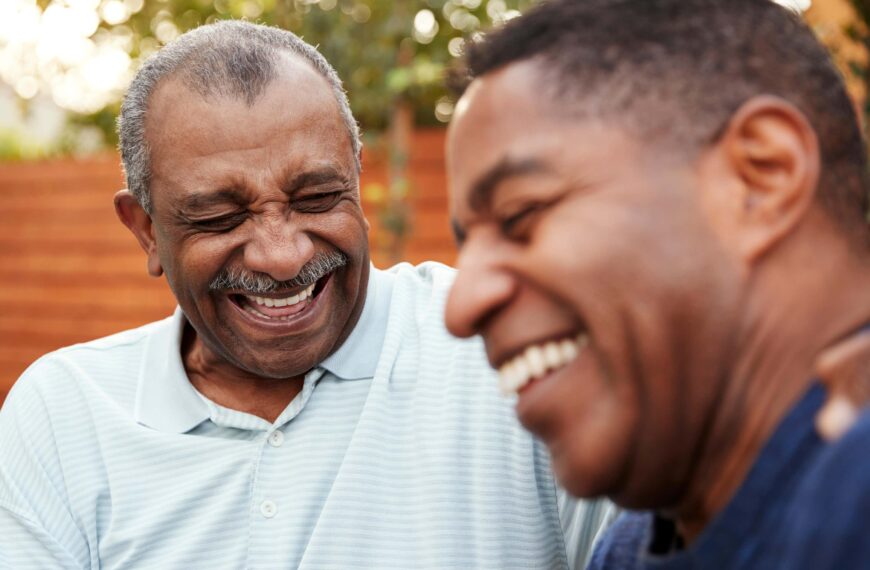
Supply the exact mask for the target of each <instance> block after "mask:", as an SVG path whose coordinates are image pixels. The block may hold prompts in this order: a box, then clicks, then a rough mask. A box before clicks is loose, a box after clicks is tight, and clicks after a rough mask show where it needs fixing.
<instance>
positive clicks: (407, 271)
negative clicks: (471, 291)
mask: <svg viewBox="0 0 870 570" xmlns="http://www.w3.org/2000/svg"><path fill="white" fill-rule="evenodd" d="M385 273H387V274H389V275H392V276H393V278H394V279H395V286H396V287H397V288H398V289H399V290H400V291H401V292H402V293H404V294H411V295H412V296H413V297H414V298H415V300H417V301H424V302H425V301H426V300H427V299H428V300H434V301H437V302H438V303H439V304H443V302H444V301H445V300H446V298H447V294H448V293H449V292H450V287H451V285H453V280H454V279H455V278H456V270H455V269H453V268H452V267H449V266H447V265H444V264H443V263H438V262H436V261H426V262H423V263H420V264H419V265H411V264H410V263H399V264H398V265H394V266H393V267H391V268H390V269H388V270H386V272H385Z"/></svg>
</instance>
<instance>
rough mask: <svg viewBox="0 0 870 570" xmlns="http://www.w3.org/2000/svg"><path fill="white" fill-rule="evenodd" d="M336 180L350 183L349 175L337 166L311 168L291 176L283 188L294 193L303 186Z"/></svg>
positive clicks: (288, 192) (289, 192)
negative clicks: (336, 167)
mask: <svg viewBox="0 0 870 570" xmlns="http://www.w3.org/2000/svg"><path fill="white" fill-rule="evenodd" d="M336 181H338V182H341V183H343V184H347V183H348V179H347V177H346V176H344V175H343V174H342V173H341V172H339V171H338V170H336V169H335V168H331V167H327V168H321V169H319V170H309V171H307V172H303V173H301V174H298V175H296V176H294V177H292V178H290V179H289V180H288V182H286V183H285V184H284V186H283V190H284V192H286V193H287V194H292V193H293V192H296V191H297V190H299V189H301V188H305V187H308V186H319V185H320V184H326V183H327V182H336Z"/></svg>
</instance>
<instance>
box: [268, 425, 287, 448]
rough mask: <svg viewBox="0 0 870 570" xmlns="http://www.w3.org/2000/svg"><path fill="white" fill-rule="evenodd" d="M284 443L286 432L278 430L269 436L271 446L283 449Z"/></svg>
mask: <svg viewBox="0 0 870 570" xmlns="http://www.w3.org/2000/svg"><path fill="white" fill-rule="evenodd" d="M282 443H284V432H283V431H281V430H279V429H276V430H275V431H273V432H272V435H270V436H269V445H271V446H272V447H281V444H282Z"/></svg>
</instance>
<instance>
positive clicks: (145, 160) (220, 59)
mask: <svg viewBox="0 0 870 570" xmlns="http://www.w3.org/2000/svg"><path fill="white" fill-rule="evenodd" d="M282 50H283V51H286V52H290V53H292V54H294V55H297V56H299V57H301V58H302V59H304V60H305V61H307V62H308V63H309V64H310V65H311V66H312V67H313V68H314V70H315V71H317V72H318V73H320V75H322V76H323V77H324V78H325V79H326V81H327V82H329V84H330V86H331V87H332V92H333V94H334V95H335V99H336V101H337V102H338V107H339V112H340V113H341V118H342V120H343V121H344V124H345V127H346V128H347V132H348V135H349V136H350V141H351V146H352V150H353V154H354V159H355V160H356V167H357V170H359V169H360V162H359V160H360V159H359V156H360V149H361V148H362V142H361V141H360V132H359V127H358V125H357V123H356V120H355V119H354V118H353V114H352V113H351V110H350V104H349V103H348V100H347V94H346V93H345V92H344V89H343V88H342V85H341V79H339V77H338V74H337V73H336V72H335V69H333V68H332V66H331V65H330V64H329V62H327V61H326V59H325V58H324V57H323V56H322V55H321V54H320V52H318V51H317V50H316V49H315V48H314V47H312V46H310V45H309V44H307V43H305V42H304V41H302V40H301V39H300V38H299V37H298V36H296V35H295V34H293V33H292V32H288V31H286V30H282V29H279V28H273V27H269V26H263V25H259V24H252V23H250V22H245V21H238V20H235V21H234V20H223V21H220V22H217V23H214V24H210V25H206V26H201V27H199V28H196V29H195V30H192V31H190V32H187V33H186V34H184V35H182V36H180V37H179V38H178V39H177V40H175V41H173V42H172V43H170V44H168V45H166V46H165V47H164V48H163V49H161V50H160V51H158V52H157V53H156V54H154V55H153V56H151V57H150V58H149V59H148V60H147V61H146V62H145V63H144V65H143V66H142V67H141V69H139V72H138V73H137V74H136V77H135V78H134V79H133V82H132V83H131V84H130V87H129V89H128V90H127V95H126V96H125V97H124V102H123V104H122V105H121V114H120V116H119V117H118V138H119V140H120V142H119V149H120V151H121V160H122V162H123V164H124V175H125V176H126V179H127V189H128V190H129V191H130V192H131V193H132V194H133V196H135V197H136V199H137V200H138V201H139V204H140V205H141V206H142V208H143V209H144V210H145V211H146V212H148V213H149V214H150V213H151V193H150V191H149V185H150V179H151V158H150V149H149V147H148V143H147V142H146V140H145V118H146V114H147V112H148V98H149V97H150V96H151V94H152V93H153V92H154V90H155V89H156V87H157V85H158V84H159V83H160V81H161V80H162V79H163V78H165V77H167V76H169V75H172V74H176V73H177V74H179V77H180V79H181V80H182V81H184V83H185V84H186V85H187V86H189V87H190V88H191V89H193V90H194V91H196V92H197V93H199V94H201V95H202V96H203V97H208V96H210V95H220V96H235V97H239V98H244V99H245V102H246V103H247V104H248V105H252V104H253V103H254V102H255V101H256V100H257V98H258V97H259V96H260V95H262V94H263V92H264V91H265V89H266V87H267V86H268V85H269V83H270V82H271V81H272V80H273V79H274V77H275V74H276V72H275V64H276V60H277V56H278V54H279V53H280V52H281V51H282Z"/></svg>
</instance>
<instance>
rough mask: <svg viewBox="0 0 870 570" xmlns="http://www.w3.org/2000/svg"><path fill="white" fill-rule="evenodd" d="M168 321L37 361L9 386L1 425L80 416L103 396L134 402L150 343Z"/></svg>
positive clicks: (57, 352)
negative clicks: (141, 369) (143, 360)
mask: <svg viewBox="0 0 870 570" xmlns="http://www.w3.org/2000/svg"><path fill="white" fill-rule="evenodd" d="M166 322H167V321H166V320H164V321H158V322H155V323H150V324H148V325H145V326H142V327H139V328H136V329H131V330H127V331H124V332H121V333H117V334H113V335H110V336H107V337H103V338H100V339H96V340H93V341H90V342H85V343H81V344H76V345H72V346H68V347H65V348H61V349H59V350H56V351H54V352H50V353H48V354H46V355H45V356H43V357H41V358H39V359H38V360H37V361H36V362H34V363H33V364H31V365H30V366H29V367H28V368H27V369H26V370H25V371H24V373H22V375H21V376H20V377H19V378H18V380H17V381H16V382H15V384H14V385H13V386H12V389H11V390H10V392H9V395H8V396H7V398H6V401H5V402H4V404H3V408H2V411H0V426H4V424H5V423H6V422H9V421H17V422H24V423H25V424H30V423H32V422H44V421H45V420H46V418H47V417H52V418H58V419H59V418H62V417H66V416H70V415H76V414H80V413H84V412H85V410H86V409H87V408H88V407H89V405H90V404H92V403H94V400H99V399H102V398H106V397H108V398H110V399H112V400H115V401H116V402H128V401H132V397H133V395H134V393H135V387H136V380H137V378H138V372H139V370H140V365H141V360H142V358H143V355H144V350H145V347H146V345H147V343H148V340H149V339H150V338H151V337H152V336H153V335H154V334H157V333H159V331H160V330H161V327H163V328H165V327H166ZM2 429H3V428H2V427H0V431H2Z"/></svg>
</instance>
